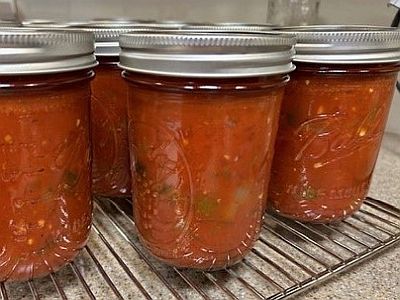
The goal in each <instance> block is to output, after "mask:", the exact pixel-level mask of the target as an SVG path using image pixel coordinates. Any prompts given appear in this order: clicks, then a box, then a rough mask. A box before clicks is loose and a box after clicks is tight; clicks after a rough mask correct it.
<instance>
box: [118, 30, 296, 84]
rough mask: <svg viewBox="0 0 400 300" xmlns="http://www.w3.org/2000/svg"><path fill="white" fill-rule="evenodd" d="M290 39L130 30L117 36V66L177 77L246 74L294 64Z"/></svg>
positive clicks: (280, 69)
mask: <svg viewBox="0 0 400 300" xmlns="http://www.w3.org/2000/svg"><path fill="white" fill-rule="evenodd" d="M294 43H295V39H294V37H292V36H289V35H279V34H278V35H277V34H263V35H257V34H239V33H194V32H183V31H161V32H133V33H128V34H122V35H121V37H120V46H121V54H120V66H121V67H122V68H124V69H126V70H130V71H135V72H141V73H150V74H157V75H169V76H179V77H207V78H218V77H222V78H226V77H249V76H259V75H272V74H282V73H288V72H290V71H292V70H293V69H294V65H293V64H292V58H293V55H294Z"/></svg>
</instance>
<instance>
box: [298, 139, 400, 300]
mask: <svg viewBox="0 0 400 300" xmlns="http://www.w3.org/2000/svg"><path fill="white" fill-rule="evenodd" d="M369 195H370V196H371V197H374V198H377V199H380V200H384V201H386V202H387V203H390V204H392V205H394V206H396V207H400V136H399V135H395V134H389V133H388V134H386V135H385V137H384V139H383V144H382V148H381V151H380V154H379V159H378V162H377V165H376V169H375V173H374V177H373V182H372V186H371V189H370V193H369ZM295 299H299V300H306V299H307V300H309V299H318V300H321V299H324V300H325V299H335V300H340V299H343V300H348V299H374V300H380V299H382V300H383V299H385V300H391V299H393V300H395V299H396V300H397V299H400V244H397V245H394V246H393V247H391V248H390V249H388V250H386V251H384V252H382V253H380V254H378V255H377V256H374V257H373V258H371V259H369V260H368V261H367V262H364V263H362V264H360V265H358V266H356V267H354V268H352V269H350V270H348V271H346V272H344V273H342V274H339V275H337V276H336V277H334V278H332V279H330V280H328V281H325V282H324V283H323V284H322V285H319V286H316V287H314V288H312V289H311V290H309V291H307V292H304V293H302V294H300V295H299V296H297V297H295Z"/></svg>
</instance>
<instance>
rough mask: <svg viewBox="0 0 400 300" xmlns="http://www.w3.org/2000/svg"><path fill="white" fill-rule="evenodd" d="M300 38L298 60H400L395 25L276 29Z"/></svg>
mask: <svg viewBox="0 0 400 300" xmlns="http://www.w3.org/2000/svg"><path fill="white" fill-rule="evenodd" d="M276 29H277V30H278V31H279V32H283V33H289V34H294V35H295V36H296V38H297V44H296V56H295V58H294V60H295V61H298V62H308V63H324V64H372V63H390V62H399V61H400V31H398V30H396V28H392V27H381V26H363V25H358V26H357V25H352V26H346V25H324V26H296V27H281V28H276Z"/></svg>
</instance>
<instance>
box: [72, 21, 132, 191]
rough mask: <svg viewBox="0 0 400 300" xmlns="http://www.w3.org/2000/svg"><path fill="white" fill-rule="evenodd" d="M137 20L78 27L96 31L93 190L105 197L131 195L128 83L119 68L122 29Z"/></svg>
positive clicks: (93, 86)
mask: <svg viewBox="0 0 400 300" xmlns="http://www.w3.org/2000/svg"><path fill="white" fill-rule="evenodd" d="M135 25H137V24H133V23H128V22H127V23H120V22H112V21H108V22H106V21H104V22H97V23H95V22H91V23H87V24H80V25H77V26H76V28H79V29H82V30H85V31H89V32H92V33H93V34H94V36H95V40H96V44H95V45H96V50H95V54H96V57H97V60H98V61H99V63H100V64H99V66H98V67H97V68H96V77H95V78H94V80H93V81H92V83H91V86H92V101H91V125H92V126H91V133H92V135H91V136H92V146H93V148H92V149H93V193H94V194H95V195H99V196H105V197H123V196H130V195H131V175H130V170H129V148H128V132H127V108H126V107H127V104H126V101H127V97H128V96H127V86H126V83H125V82H124V80H123V79H122V78H121V70H120V69H119V68H118V62H119V45H118V37H119V35H120V34H121V33H123V32H127V31H129V30H132V29H133V28H134V26H135Z"/></svg>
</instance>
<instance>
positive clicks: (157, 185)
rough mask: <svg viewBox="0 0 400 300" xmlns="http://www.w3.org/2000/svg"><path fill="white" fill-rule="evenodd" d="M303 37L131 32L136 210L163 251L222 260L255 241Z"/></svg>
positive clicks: (177, 259)
mask: <svg viewBox="0 0 400 300" xmlns="http://www.w3.org/2000/svg"><path fill="white" fill-rule="evenodd" d="M293 43H294V40H293V39H292V38H291V37H287V36H279V35H277V36H272V35H264V36H261V35H260V36H258V35H251V34H249V35H241V34H225V35H224V34H215V33H214V34H194V33H193V34H189V33H186V34H183V33H180V34H179V33H177V34H173V33H158V34H157V33H147V34H141V33H132V34H127V35H123V36H122V38H121V46H122V52H121V66H122V68H124V69H126V71H124V73H123V77H124V78H125V79H126V80H127V81H128V83H129V101H128V118H129V140H130V151H131V161H132V166H131V169H132V178H133V186H132V190H133V194H134V199H133V201H134V217H135V221H136V225H137V227H138V231H139V235H140V238H141V240H142V242H143V243H144V245H145V246H146V247H147V248H148V249H149V250H150V252H151V253H152V254H153V255H155V256H156V257H157V258H158V259H160V260H162V261H164V262H166V263H168V264H170V265H173V266H177V267H187V268H193V269H201V270H205V269H206V270H207V269H220V268H224V267H226V266H230V265H233V264H235V263H237V262H239V261H240V260H241V259H242V258H243V257H244V256H245V255H246V254H247V253H248V252H249V251H250V249H251V248H252V246H253V245H254V243H255V241H256V240H257V238H258V236H259V233H260V228H261V226H262V216H263V213H264V208H265V200H266V193H267V185H268V175H269V172H270V167H271V162H272V155H273V145H274V141H275V135H276V131H277V125H278V118H279V110H280V106H281V100H282V97H283V92H284V86H285V85H286V83H287V81H288V80H289V77H288V75H287V73H288V72H289V71H291V70H292V69H293V65H292V64H291V58H292V55H293ZM216 45H218V47H215V46H216ZM244 49H246V51H245V52H246V53H247V54H241V53H243V52H244ZM143 57H146V60H144V59H143Z"/></svg>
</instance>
